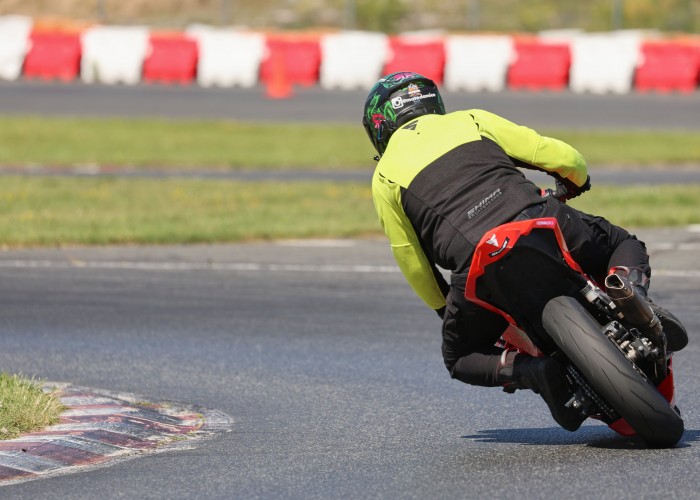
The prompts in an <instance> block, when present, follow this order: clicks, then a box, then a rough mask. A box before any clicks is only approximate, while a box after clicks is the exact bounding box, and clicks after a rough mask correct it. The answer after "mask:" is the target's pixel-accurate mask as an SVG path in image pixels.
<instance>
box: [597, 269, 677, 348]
mask: <svg viewBox="0 0 700 500" xmlns="http://www.w3.org/2000/svg"><path fill="white" fill-rule="evenodd" d="M605 288H606V289H607V292H608V297H610V299H611V300H612V301H613V303H614V304H615V306H616V307H617V308H618V309H619V310H620V312H621V313H622V314H623V317H624V320H625V321H626V322H627V323H629V324H630V325H631V326H633V327H635V328H637V329H638V330H639V331H640V332H642V334H644V335H645V336H649V337H651V338H652V339H654V340H657V339H663V338H664V336H663V335H662V333H661V332H662V330H661V322H660V321H659V318H657V317H656V315H655V314H654V311H652V310H651V307H650V306H649V304H648V303H647V301H646V300H645V299H644V297H642V296H641V295H640V294H638V293H636V292H635V291H634V288H633V287H632V283H630V281H629V280H628V279H627V278H625V277H624V276H619V275H617V274H610V275H608V276H607V277H606V278H605Z"/></svg>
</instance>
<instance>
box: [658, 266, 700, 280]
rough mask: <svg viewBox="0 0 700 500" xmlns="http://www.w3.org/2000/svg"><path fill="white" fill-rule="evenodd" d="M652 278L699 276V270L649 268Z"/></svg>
mask: <svg viewBox="0 0 700 500" xmlns="http://www.w3.org/2000/svg"><path fill="white" fill-rule="evenodd" d="M651 276H652V279H654V278H655V277H657V276H664V277H667V278H700V271H697V270H692V269H687V270H686V269H684V270H672V269H653V268H652V270H651Z"/></svg>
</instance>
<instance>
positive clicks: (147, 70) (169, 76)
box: [143, 34, 199, 85]
mask: <svg viewBox="0 0 700 500" xmlns="http://www.w3.org/2000/svg"><path fill="white" fill-rule="evenodd" d="M198 57H199V51H198V47H197V42H196V41H195V40H193V39H191V38H189V37H187V36H185V35H180V34H172V35H170V34H168V35H157V34H152V35H151V37H150V39H149V49H148V55H147V56H146V59H145V60H144V62H143V81H144V82H147V83H179V84H183V85H184V84H188V83H192V82H193V81H194V79H195V76H196V74H197V61H198Z"/></svg>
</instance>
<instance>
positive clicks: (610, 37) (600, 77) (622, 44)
mask: <svg viewBox="0 0 700 500" xmlns="http://www.w3.org/2000/svg"><path fill="white" fill-rule="evenodd" d="M639 44H640V40H639V38H637V37H635V36H627V35H617V34H615V33H612V34H607V33H606V34H586V35H581V36H577V37H575V38H574V39H573V40H572V45H571V71H570V73H569V86H570V87H571V90H572V91H574V92H578V93H583V92H591V93H595V94H605V93H608V92H612V93H616V94H625V93H628V92H630V90H631V89H632V81H633V78H634V71H635V69H636V67H637V65H638V63H639V59H640V52H639Z"/></svg>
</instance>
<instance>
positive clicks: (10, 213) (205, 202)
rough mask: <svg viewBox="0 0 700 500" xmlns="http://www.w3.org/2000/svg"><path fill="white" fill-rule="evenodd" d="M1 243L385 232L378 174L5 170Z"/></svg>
mask: <svg viewBox="0 0 700 500" xmlns="http://www.w3.org/2000/svg"><path fill="white" fill-rule="evenodd" d="M0 220H2V221H3V223H2V224H0V244H4V245H6V246H28V245H59V244H69V243H74V244H113V243H196V242H214V241H241V240H251V239H270V238H303V237H313V236H333V237H344V236H357V235H361V234H365V233H373V232H376V231H377V229H378V227H379V225H378V223H377V221H376V220H375V216H374V213H373V207H372V202H371V197H370V186H369V184H364V183H363V184H356V183H349V184H333V183H320V182H299V183H296V182H295V183H286V184H282V183H276V182H229V181H215V180H181V179H163V180H155V179H124V178H86V179H71V178H56V177H21V176H20V177H14V176H8V177H3V178H2V182H1V183H0Z"/></svg>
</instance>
